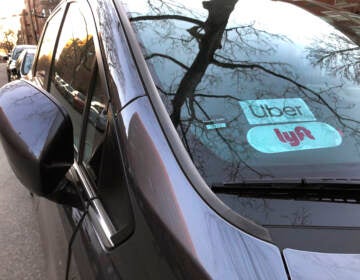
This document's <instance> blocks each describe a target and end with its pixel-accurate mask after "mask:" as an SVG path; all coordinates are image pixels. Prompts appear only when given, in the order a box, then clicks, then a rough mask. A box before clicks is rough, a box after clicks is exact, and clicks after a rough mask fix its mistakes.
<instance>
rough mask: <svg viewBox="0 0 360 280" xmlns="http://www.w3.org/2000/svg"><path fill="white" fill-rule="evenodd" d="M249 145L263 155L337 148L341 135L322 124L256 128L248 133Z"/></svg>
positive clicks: (310, 123)
mask: <svg viewBox="0 0 360 280" xmlns="http://www.w3.org/2000/svg"><path fill="white" fill-rule="evenodd" d="M247 140H248V142H249V144H250V145H251V146H252V147H253V148H254V149H256V150H258V151H259V152H262V153H282V152H290V151H302V150H310V149H321V148H331V147H337V146H339V145H340V144H341V143H342V137H341V135H340V133H339V132H338V131H337V130H336V129H335V128H333V127H332V126H330V125H328V124H326V123H321V122H307V123H294V124H278V125H267V126H256V127H253V128H251V129H250V130H249V131H248V133H247Z"/></svg>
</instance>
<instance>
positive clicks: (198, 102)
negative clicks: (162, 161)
mask: <svg viewBox="0 0 360 280" xmlns="http://www.w3.org/2000/svg"><path fill="white" fill-rule="evenodd" d="M141 2H143V3H141V5H142V7H147V8H146V9H144V8H141V9H140V8H138V7H139V6H141V5H139V3H137V4H132V3H128V5H127V8H128V10H129V11H130V12H129V15H130V20H131V22H132V24H133V26H134V28H135V29H136V32H137V34H138V36H139V39H140V41H141V44H142V47H143V51H144V56H145V59H146V61H147V63H148V64H149V66H150V69H151V70H152V71H153V75H154V77H155V79H156V86H157V88H158V90H159V92H160V93H161V96H162V99H163V101H164V103H165V105H166V106H167V109H168V111H169V114H170V116H171V119H172V121H173V123H174V125H175V127H176V128H177V130H178V132H179V134H180V135H181V137H182V140H183V142H184V145H185V146H186V148H187V150H188V151H189V154H190V155H191V157H192V159H193V161H194V163H195V165H196V166H197V167H198V168H199V170H200V172H201V173H202V175H203V176H204V178H205V179H206V180H207V181H208V182H221V181H238V180H239V179H243V178H259V177H260V178H263V177H284V175H285V174H286V177H321V178H325V177H334V176H339V177H342V176H345V177H357V173H354V172H353V171H354V170H356V168H355V166H358V164H359V160H360V154H359V152H360V151H359V133H358V131H359V124H360V123H359V121H360V116H359V114H360V110H359V109H360V108H359V102H358V101H357V100H358V95H359V93H360V91H359V81H360V80H359V79H360V78H359V58H360V50H359V46H358V45H357V44H356V43H355V40H354V38H353V36H351V37H349V36H348V35H347V34H344V33H342V32H344V30H342V29H341V31H339V30H338V29H336V25H335V24H334V26H332V25H330V24H328V23H327V22H325V21H323V20H322V19H320V18H318V17H315V16H314V15H313V14H311V13H309V12H307V11H305V10H303V9H300V8H299V7H297V6H295V5H292V4H288V3H283V2H282V1H270V0H256V1H254V0H251V1H250V0H227V1H222V0H221V1H220V0H210V1H205V2H201V1H196V2H195V1H191V2H189V3H186V5H185V4H183V5H182V4H174V2H173V1H164V0H150V1H145V0H144V1H141ZM259 6H261V7H263V8H262V9H261V10H262V11H259V8H258V7H259ZM264 11H265V12H264ZM299 22H301V23H303V22H305V24H307V23H309V24H311V25H312V26H313V27H312V29H311V30H308V29H305V28H302V25H300V24H299ZM301 28H302V29H301ZM349 166H352V167H353V168H349Z"/></svg>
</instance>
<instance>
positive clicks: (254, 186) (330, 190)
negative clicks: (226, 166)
mask: <svg viewBox="0 0 360 280" xmlns="http://www.w3.org/2000/svg"><path fill="white" fill-rule="evenodd" d="M211 189H212V190H213V191H214V192H215V193H224V194H237V195H239V196H246V197H258V198H279V199H281V198H294V199H306V200H330V201H337V200H339V202H343V201H346V202H359V201H360V179H334V178H320V179H319V178H302V179H292V178H290V179H288V178H283V179H272V178H270V179H254V180H242V181H239V182H231V183H216V184H213V185H212V186H211Z"/></svg>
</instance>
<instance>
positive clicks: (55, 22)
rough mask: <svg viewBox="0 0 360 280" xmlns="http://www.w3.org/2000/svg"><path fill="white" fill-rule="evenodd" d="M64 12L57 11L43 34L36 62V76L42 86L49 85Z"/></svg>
mask: <svg viewBox="0 0 360 280" xmlns="http://www.w3.org/2000/svg"><path fill="white" fill-rule="evenodd" d="M62 15H63V12H62V11H59V12H57V13H56V14H55V15H54V16H53V17H52V18H51V20H50V21H49V23H48V24H47V26H46V30H45V33H44V35H43V38H42V41H41V46H40V50H39V55H38V58H37V62H36V70H35V78H36V79H37V80H38V81H39V82H40V84H41V86H42V87H44V88H45V87H47V81H48V78H49V73H50V65H51V60H52V56H53V51H54V47H55V42H56V36H57V34H58V30H59V27H60V23H61V19H62Z"/></svg>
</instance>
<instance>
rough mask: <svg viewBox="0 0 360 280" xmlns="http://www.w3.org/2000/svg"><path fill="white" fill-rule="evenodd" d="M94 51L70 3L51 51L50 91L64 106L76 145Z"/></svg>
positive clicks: (81, 18)
mask: <svg viewBox="0 0 360 280" xmlns="http://www.w3.org/2000/svg"><path fill="white" fill-rule="evenodd" d="M95 68H96V55H95V47H94V42H93V35H92V34H91V33H90V27H89V26H88V25H87V21H86V14H85V13H84V11H83V10H80V8H79V6H78V5H77V4H75V3H74V4H71V6H70V8H69V10H68V12H67V15H66V19H65V22H64V25H63V28H62V32H61V35H60V38H59V42H58V47H57V51H56V53H55V64H54V73H53V77H52V80H51V88H50V92H51V93H52V94H54V95H55V96H56V98H57V99H58V100H59V101H60V102H61V103H62V104H63V106H65V108H66V109H67V111H68V113H69V115H70V118H71V120H72V123H73V129H74V144H75V146H76V147H77V148H78V146H79V139H80V130H81V124H82V113H83V112H84V108H85V104H86V96H87V94H88V92H89V90H90V89H91V87H92V83H93V80H94V79H93V78H94V75H95V73H94V71H95Z"/></svg>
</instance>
